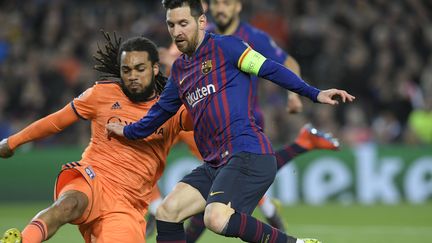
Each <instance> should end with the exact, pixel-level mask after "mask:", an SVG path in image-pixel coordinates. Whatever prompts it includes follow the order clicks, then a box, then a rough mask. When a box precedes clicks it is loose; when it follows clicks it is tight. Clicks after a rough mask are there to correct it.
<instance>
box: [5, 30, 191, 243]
mask: <svg viewBox="0 0 432 243" xmlns="http://www.w3.org/2000/svg"><path fill="white" fill-rule="evenodd" d="M104 35H105V38H106V39H107V44H106V46H105V53H104V52H103V51H102V50H99V51H98V54H99V57H96V60H97V61H98V62H99V63H100V65H97V66H95V68H96V69H97V70H98V71H101V72H104V73H106V74H108V75H106V76H105V77H118V78H120V77H121V80H122V81H121V82H114V81H101V82H96V84H95V85H94V86H93V87H91V88H89V89H87V90H86V91H85V92H84V93H83V94H82V95H80V96H79V97H78V98H75V99H74V100H73V101H72V102H71V103H70V104H68V105H66V106H65V107H64V108H63V109H61V110H59V111H57V112H56V113H53V114H51V115H49V116H47V117H45V118H42V119H40V120H38V121H36V122H34V123H32V124H31V125H29V126H28V127H26V128H25V129H23V130H22V131H20V132H19V133H17V134H15V135H13V136H11V137H9V138H8V139H4V140H2V141H1V143H0V156H1V157H3V158H7V157H10V156H12V155H13V151H14V150H15V149H16V148H17V147H18V146H20V145H21V144H24V143H27V142H30V141H33V140H36V139H39V138H43V137H46V136H49V135H52V134H55V133H58V132H60V131H61V130H63V129H64V128H65V127H67V126H69V125H71V124H73V123H75V122H77V121H79V120H80V119H83V120H90V121H91V129H92V134H91V140H90V143H89V145H88V147H87V148H86V149H85V151H84V153H83V154H82V159H81V160H80V161H76V162H70V163H68V164H65V165H64V166H63V168H62V170H61V172H60V174H59V176H58V178H57V182H56V185H55V195H54V197H55V202H54V203H53V204H52V205H51V206H50V207H48V208H46V209H44V210H42V211H40V212H39V213H38V214H37V215H36V216H35V217H34V218H33V219H32V221H31V222H30V223H29V224H28V225H27V226H26V227H25V229H24V230H23V231H22V232H20V231H19V230H17V229H10V230H8V231H6V233H5V234H4V236H3V238H2V239H1V240H0V242H1V243H10V242H14V243H16V242H23V243H36V242H42V241H45V240H47V239H49V238H50V237H51V236H53V235H54V234H55V232H56V231H57V230H58V229H59V227H61V226H62V225H64V224H66V223H72V224H76V225H79V230H80V232H81V234H82V236H83V238H84V239H85V242H97V243H105V242H108V243H111V242H125V241H127V242H135V243H142V242H145V226H146V222H145V220H144V215H145V213H146V212H147V207H148V204H149V200H150V195H151V189H152V188H153V186H154V185H155V183H156V181H157V180H158V179H159V177H160V176H161V174H162V171H163V170H164V167H165V161H166V157H167V154H168V152H169V150H170V147H171V146H172V144H173V143H174V140H175V138H176V136H177V134H178V133H179V132H180V131H181V130H183V129H184V127H190V128H191V124H192V123H188V122H191V121H189V119H188V117H187V112H185V109H184V108H182V109H180V110H179V112H178V113H177V114H176V115H175V116H173V117H172V119H170V120H168V121H167V122H166V123H165V124H164V125H162V126H161V127H159V128H158V129H157V130H156V132H155V133H154V134H153V135H151V136H149V137H148V138H146V139H143V140H136V141H130V140H127V139H122V138H119V139H109V138H108V136H107V133H106V130H105V124H107V123H111V122H119V123H125V124H128V123H132V122H135V121H137V120H139V119H140V118H141V117H143V116H145V115H146V113H147V111H148V110H149V109H150V107H152V105H153V104H155V103H156V101H157V100H158V98H159V94H160V92H161V91H162V89H163V87H164V85H165V82H166V78H165V77H164V76H162V75H161V74H160V73H159V66H158V61H159V57H158V52H157V48H156V46H155V44H154V43H153V42H151V41H150V40H148V39H146V38H143V37H136V38H131V39H129V40H127V41H125V42H123V43H122V44H121V45H120V39H117V38H116V37H114V40H112V39H111V38H110V36H109V35H108V34H104ZM118 55H120V64H118V61H117V60H118V58H117V56H118Z"/></svg>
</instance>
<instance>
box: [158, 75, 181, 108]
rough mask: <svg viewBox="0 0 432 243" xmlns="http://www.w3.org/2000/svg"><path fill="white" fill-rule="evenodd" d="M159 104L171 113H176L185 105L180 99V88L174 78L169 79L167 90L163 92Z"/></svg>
mask: <svg viewBox="0 0 432 243" xmlns="http://www.w3.org/2000/svg"><path fill="white" fill-rule="evenodd" d="M157 103H158V104H159V105H160V107H162V108H163V109H164V110H166V111H168V112H171V113H176V112H177V110H178V109H179V108H180V106H181V105H182V104H183V103H182V101H181V99H180V97H179V93H178V88H177V86H176V84H175V81H174V80H173V78H172V76H171V77H170V78H169V79H168V82H167V84H166V85H165V88H164V90H163V91H162V94H161V96H160V99H159V101H158V102H157Z"/></svg>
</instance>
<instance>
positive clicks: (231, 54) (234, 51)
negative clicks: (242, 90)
mask: <svg viewBox="0 0 432 243" xmlns="http://www.w3.org/2000/svg"><path fill="white" fill-rule="evenodd" d="M220 45H221V47H222V50H223V51H224V53H225V55H226V56H228V59H229V60H230V61H231V63H232V64H233V65H235V66H236V67H237V68H238V69H240V70H241V71H243V72H246V73H249V74H253V75H255V76H258V72H259V69H260V68H261V66H262V64H263V63H264V61H265V60H266V57H264V56H263V55H261V54H260V53H259V52H257V51H255V50H254V49H252V48H251V47H250V46H249V45H248V44H247V43H245V42H244V41H242V40H241V39H239V38H237V37H234V36H221V37H220Z"/></svg>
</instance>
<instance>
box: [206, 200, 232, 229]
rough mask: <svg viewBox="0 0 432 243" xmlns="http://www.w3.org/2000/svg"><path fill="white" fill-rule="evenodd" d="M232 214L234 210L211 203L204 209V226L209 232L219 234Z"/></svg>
mask: <svg viewBox="0 0 432 243" xmlns="http://www.w3.org/2000/svg"><path fill="white" fill-rule="evenodd" d="M233 213H234V209H232V208H231V207H230V206H229V205H225V204H223V203H211V204H209V205H207V206H206V208H205V213H204V224H205V225H206V227H207V228H208V229H210V230H211V231H213V232H215V233H217V234H221V233H222V232H223V230H224V228H225V227H226V225H227V224H228V221H229V219H230V217H231V215H232V214H233Z"/></svg>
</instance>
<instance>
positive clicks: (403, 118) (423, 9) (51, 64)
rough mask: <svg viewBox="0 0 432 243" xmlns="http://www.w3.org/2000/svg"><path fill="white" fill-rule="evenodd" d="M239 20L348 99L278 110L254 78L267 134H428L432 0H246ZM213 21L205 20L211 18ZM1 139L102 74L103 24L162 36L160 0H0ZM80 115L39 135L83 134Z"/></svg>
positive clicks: (357, 137)
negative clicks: (56, 131) (306, 129)
mask: <svg viewBox="0 0 432 243" xmlns="http://www.w3.org/2000/svg"><path fill="white" fill-rule="evenodd" d="M242 18H243V20H245V21H248V22H250V23H251V24H252V25H254V26H256V27H258V28H260V29H262V30H264V31H266V32H268V33H269V34H270V35H271V36H272V37H273V38H274V40H275V41H276V43H277V44H278V45H280V46H281V47H282V48H283V49H285V50H286V51H287V52H288V53H289V54H290V55H291V56H293V57H294V58H296V59H297V61H298V62H299V64H300V66H301V71H302V77H303V78H304V79H305V80H306V81H307V82H308V83H311V84H313V85H315V86H317V87H319V88H322V89H325V88H329V87H338V88H343V89H346V90H348V91H349V92H350V93H352V94H354V95H355V96H356V97H357V100H356V101H355V102H354V103H353V104H349V105H341V106H338V107H336V108H335V107H330V106H325V105H318V104H312V103H311V102H310V101H308V100H306V99H303V101H304V112H303V113H302V114H296V115H291V114H288V113H286V112H285V106H286V92H285V91H283V90H281V89H280V88H279V87H277V86H275V85H273V84H272V83H270V82H262V85H261V86H260V92H259V94H260V103H261V104H262V108H263V111H264V114H265V116H266V133H267V134H268V135H269V136H270V137H271V139H272V141H273V142H274V143H276V144H282V143H287V142H290V141H292V139H293V138H294V137H295V135H296V134H297V131H298V129H299V128H300V127H301V126H302V125H303V124H304V123H306V122H312V123H313V124H314V125H315V126H316V127H318V128H320V129H322V130H325V131H330V132H332V133H334V134H335V135H336V136H338V137H340V138H341V140H342V142H343V143H344V144H346V145H350V146H354V145H357V144H361V143H365V142H375V143H378V144H414V145H417V144H432V2H430V1H426V0H424V1H423V0H393V1H388V0H350V1H347V0H269V1H261V0H247V1H246V0H244V1H243V12H242ZM209 21H211V18H210V19H209ZM0 23H1V27H0V87H1V88H0V138H3V137H7V136H8V135H9V134H11V133H13V132H16V131H18V130H19V129H21V128H23V127H24V126H25V125H27V124H29V123H30V122H31V121H34V120H36V119H38V118H41V117H42V116H45V115H47V114H49V113H52V112H54V111H56V110H58V109H60V108H62V107H63V106H65V105H67V104H68V102H70V101H71V100H72V99H73V97H76V96H78V95H79V94H80V93H81V92H82V91H84V90H85V89H86V88H87V87H90V86H91V85H92V84H93V83H94V82H95V80H98V76H99V74H98V73H97V72H96V71H94V70H93V65H94V64H95V62H94V60H93V55H94V53H95V52H96V50H97V46H98V43H99V45H103V39H102V35H101V33H100V30H101V29H103V30H105V31H109V32H113V31H115V32H116V33H117V34H118V35H120V36H122V37H123V38H128V37H131V36H135V35H145V36H147V37H149V38H150V39H152V40H154V41H155V42H156V43H157V44H158V45H159V46H168V45H169V44H170V42H171V40H170V37H169V35H168V32H167V29H166V26H165V11H164V9H163V8H162V6H161V4H160V1H159V0H157V1H132V0H124V1H103V0H97V1H84V0H74V1H66V0H22V1H12V0H7V1H1V2H0ZM88 131H89V126H88V124H86V123H85V122H83V123H81V124H80V125H76V126H73V127H71V128H68V129H67V130H66V131H65V132H64V133H63V134H61V135H60V136H57V137H54V138H52V139H51V140H47V141H44V142H43V143H48V144H53V143H61V144H64V143H71V144H75V143H81V144H84V143H87V142H88V136H89V133H88Z"/></svg>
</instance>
